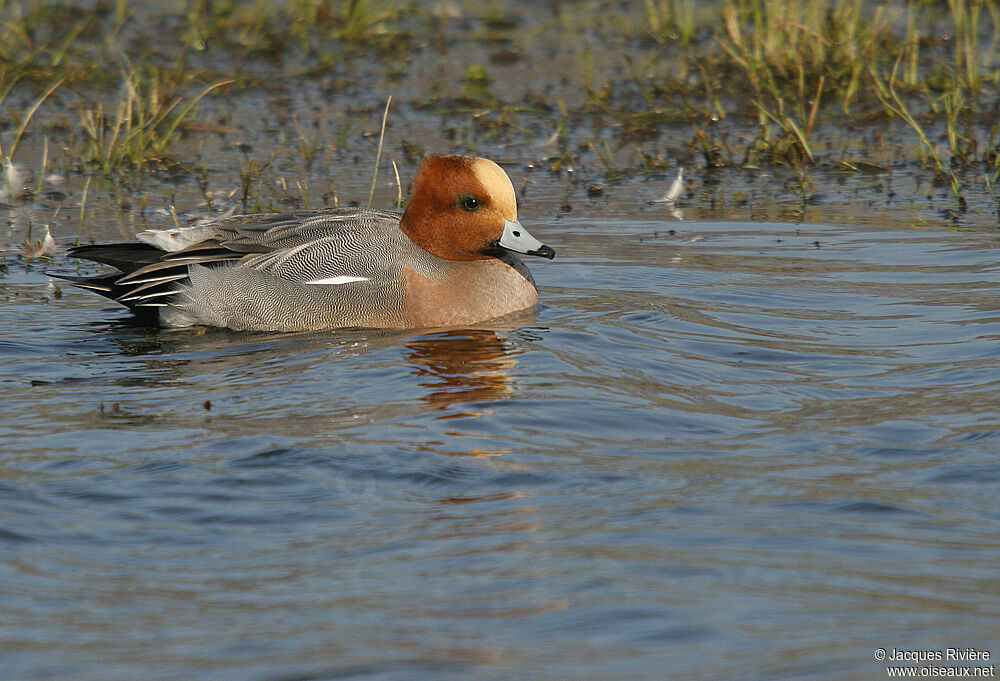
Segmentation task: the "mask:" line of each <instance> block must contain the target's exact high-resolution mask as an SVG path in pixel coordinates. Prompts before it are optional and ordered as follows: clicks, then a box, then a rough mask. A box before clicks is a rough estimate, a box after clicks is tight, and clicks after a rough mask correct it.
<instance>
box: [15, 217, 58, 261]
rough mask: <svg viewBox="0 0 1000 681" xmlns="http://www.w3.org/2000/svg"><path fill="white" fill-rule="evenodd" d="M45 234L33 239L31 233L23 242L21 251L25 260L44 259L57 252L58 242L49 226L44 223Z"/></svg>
mask: <svg viewBox="0 0 1000 681" xmlns="http://www.w3.org/2000/svg"><path fill="white" fill-rule="evenodd" d="M44 227H45V236H44V237H42V238H41V239H35V240H33V241H32V239H31V237H30V235H29V236H28V237H27V238H26V239H25V240H24V241H22V242H21V251H22V253H23V255H24V259H25V260H44V259H49V258H51V257H52V256H53V255H55V254H56V242H55V239H53V238H52V235H51V234H50V233H49V226H48V225H44Z"/></svg>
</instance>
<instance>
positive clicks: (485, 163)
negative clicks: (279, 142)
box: [62, 155, 555, 331]
mask: <svg viewBox="0 0 1000 681" xmlns="http://www.w3.org/2000/svg"><path fill="white" fill-rule="evenodd" d="M136 239H137V240H136V241H134V242H128V243H111V244H91V245H81V246H76V247H74V248H71V249H69V251H68V254H69V255H70V256H71V257H74V258H78V259H81V260H89V261H92V262H97V263H101V264H105V265H110V266H112V267H114V268H116V269H117V272H114V273H112V274H103V275H97V276H90V277H70V276H62V278H63V279H66V280H69V282H70V283H71V284H72V285H74V286H77V287H79V288H83V289H87V290H90V291H94V292H96V293H99V294H100V295H103V296H105V297H107V298H110V299H112V300H115V301H117V302H119V303H121V304H122V305H125V306H126V307H128V308H129V309H130V310H131V311H132V312H133V313H134V314H135V316H136V317H137V318H139V319H140V320H142V321H148V322H152V323H156V324H159V325H160V326H162V327H170V328H175V327H190V326H203V327H223V328H228V329H232V330H235V331H314V330H323V329H336V328H346V327H360V328H373V329H416V328H438V327H455V326H465V325H474V324H478V323H480V322H485V321H488V320H491V319H496V318H500V317H504V316H506V315H510V314H512V313H515V312H519V311H523V310H527V309H529V308H532V307H534V306H536V305H537V304H538V289H537V288H536V285H535V281H534V279H533V278H532V276H531V272H530V271H529V270H528V268H527V267H526V266H525V264H524V263H523V262H522V261H521V259H520V258H519V257H518V256H519V255H529V256H539V257H542V258H547V259H549V260H551V259H552V258H554V257H555V251H554V250H553V249H552V248H550V247H549V246H547V245H545V244H543V243H542V242H540V241H539V240H538V239H536V238H535V237H533V236H532V235H531V234H530V233H529V232H528V231H527V230H526V229H525V228H524V227H523V226H522V225H521V223H520V222H519V221H518V217H517V200H516V197H515V194H514V186H513V184H512V183H511V181H510V177H508V175H507V173H506V172H504V170H503V169H502V168H501V167H500V166H499V165H497V164H496V163H495V162H493V161H491V160H489V159H485V158H475V157H469V156H459V155H440V156H430V157H427V158H425V159H424V160H423V161H422V162H421V164H420V166H419V167H418V169H417V172H416V175H415V176H414V180H413V190H412V193H411V195H410V198H409V200H408V201H407V202H406V206H405V209H404V211H403V212H402V214H400V213H398V212H393V211H384V210H377V209H365V208H324V209H319V210H299V211H295V212H292V213H284V214H251V215H234V216H230V217H225V218H220V219H216V220H213V221H209V222H207V223H205V224H200V225H195V226H189V227H181V228H171V229H147V230H145V231H143V232H141V233H139V234H137V235H136Z"/></svg>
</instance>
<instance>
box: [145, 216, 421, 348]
mask: <svg viewBox="0 0 1000 681" xmlns="http://www.w3.org/2000/svg"><path fill="white" fill-rule="evenodd" d="M200 229H202V230H203V232H202V233H201V234H192V235H185V236H190V237H191V238H194V239H199V240H210V241H216V242H218V243H219V245H220V246H221V247H223V248H226V249H229V250H232V251H237V252H243V253H246V255H245V256H244V257H243V258H242V259H241V260H239V261H238V262H236V263H231V264H228V265H226V266H215V267H213V266H210V265H199V264H192V265H189V266H188V278H187V279H186V280H185V281H182V282H179V283H178V284H176V285H175V286H176V295H175V296H174V298H173V300H172V301H170V302H171V304H170V305H167V306H165V307H162V308H161V309H160V319H161V322H162V323H163V324H164V325H166V326H191V325H196V324H202V325H209V326H225V327H228V328H231V329H237V330H303V329H320V328H334V327H344V326H365V327H394V326H402V325H404V322H405V319H404V317H405V314H404V313H405V311H404V309H403V300H404V291H403V284H402V282H401V277H400V274H401V271H402V268H403V266H404V264H405V263H410V262H419V263H421V264H422V266H426V265H428V264H429V261H428V258H427V257H425V256H428V255H429V254H427V253H425V252H424V251H422V250H421V249H419V248H417V247H416V246H415V245H414V244H413V242H412V241H410V239H409V238H408V237H407V236H406V235H405V234H403V233H402V231H401V230H400V229H399V215H398V214H396V213H390V212H384V211H372V210H358V209H332V210H322V211H301V212H298V213H291V214H287V215H252V216H238V217H234V218H229V219H227V220H224V221H220V222H218V223H214V224H211V225H206V226H205V227H204V228H200Z"/></svg>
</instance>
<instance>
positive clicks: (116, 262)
mask: <svg viewBox="0 0 1000 681" xmlns="http://www.w3.org/2000/svg"><path fill="white" fill-rule="evenodd" d="M68 254H69V256H70V257H71V258H80V259H81V260H90V261H93V262H99V263H102V264H105V265H111V266H112V267H117V268H118V269H120V270H121V271H122V272H123V273H125V274H128V273H130V272H134V271H136V270H137V269H139V268H140V267H145V266H146V265H151V264H153V263H154V262H159V260H160V258H162V257H163V256H164V252H163V251H162V250H161V249H159V248H156V247H155V246H150V245H149V244H143V243H121V244H93V245H87V246H74V247H73V248H71V249H69V251H68Z"/></svg>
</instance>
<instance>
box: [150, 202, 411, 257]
mask: <svg viewBox="0 0 1000 681" xmlns="http://www.w3.org/2000/svg"><path fill="white" fill-rule="evenodd" d="M399 219H400V215H399V213H393V212H389V211H379V210H365V209H358V208H324V209H320V210H303V211H296V212H294V213H283V214H258V215H235V216H232V217H228V218H225V219H222V220H216V221H214V222H209V223H205V224H201V225H197V226H193V227H183V228H177V229H148V230H146V231H144V232H140V233H139V234H138V235H137V237H136V238H138V239H139V241H141V242H144V243H147V244H149V245H152V246H155V247H156V248H159V249H161V250H164V251H170V252H178V251H183V250H186V249H189V248H191V247H192V246H194V245H196V244H199V243H202V242H205V241H214V242H216V243H218V244H219V245H220V246H221V247H222V248H226V249H229V250H231V251H233V252H236V253H242V254H246V253H270V252H272V251H275V250H279V249H284V248H293V247H296V246H301V245H303V244H306V243H310V242H313V241H317V240H319V239H323V238H325V237H336V236H337V235H339V234H341V233H343V232H356V231H358V230H361V231H365V230H371V229H377V228H380V227H381V228H384V226H385V225H398V224H399Z"/></svg>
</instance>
